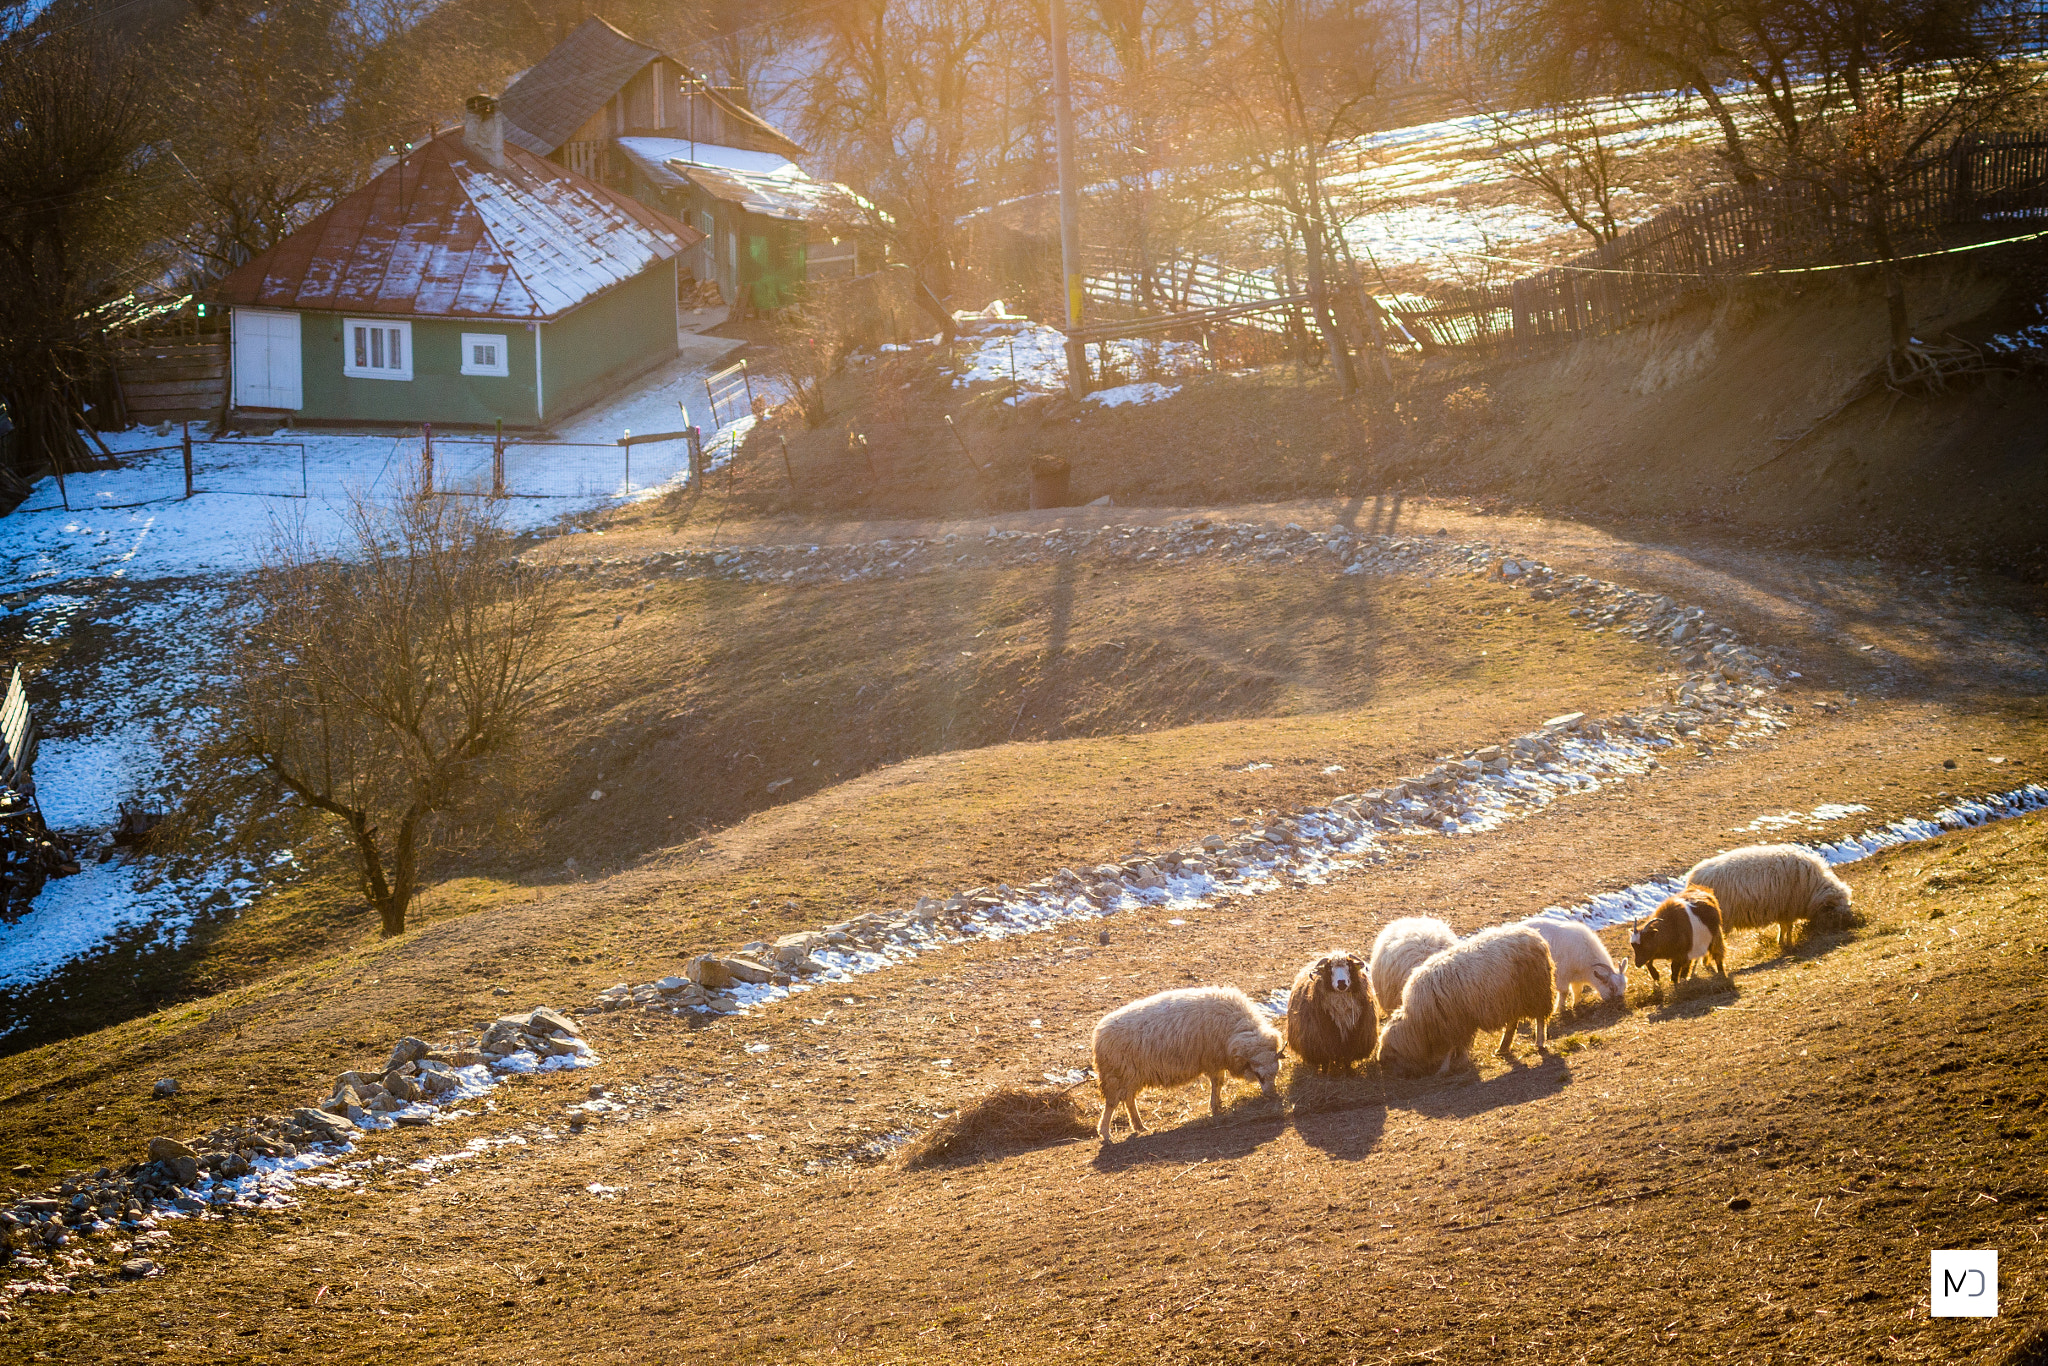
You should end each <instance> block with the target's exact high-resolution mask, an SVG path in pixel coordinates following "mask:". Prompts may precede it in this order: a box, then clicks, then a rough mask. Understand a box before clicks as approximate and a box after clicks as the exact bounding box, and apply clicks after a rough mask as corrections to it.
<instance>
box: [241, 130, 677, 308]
mask: <svg viewBox="0 0 2048 1366" xmlns="http://www.w3.org/2000/svg"><path fill="white" fill-rule="evenodd" d="M703 238H704V234H702V233H700V232H698V231H697V230H696V229H695V228H691V227H688V226H686V225H684V224H682V223H678V222H677V221H676V220H675V219H673V218H670V217H669V216H668V215H666V214H664V213H660V212H658V211H656V210H654V209H650V208H647V207H646V206H645V205H642V204H639V203H637V202H635V201H634V200H631V199H628V198H626V197H625V196H624V195H618V194H613V193H612V192H611V191H610V190H607V189H605V188H604V187H603V186H601V185H597V184H594V183H592V182H591V181H589V180H586V179H584V178H583V177H582V176H580V175H577V174H576V173H575V172H574V171H570V170H567V169H565V168H563V167H561V166H557V165H556V164H555V163H553V162H551V161H547V160H544V159H543V158H541V157H538V156H535V155H534V154H533V153H531V152H528V151H526V150H524V149H523V148H519V147H515V146H513V145H512V144H510V143H509V142H508V143H507V144H506V146H505V165H504V167H503V169H499V168H495V167H493V166H491V165H490V164H489V163H487V162H485V161H484V159H483V158H482V157H480V156H478V155H476V154H475V153H473V152H471V151H470V149H469V146H468V144H467V143H465V142H464V141H463V139H462V135H461V133H460V132H459V131H450V132H446V133H443V134H441V135H440V136H438V137H435V138H433V139H431V140H430V141H428V142H427V143H426V144H425V145H423V146H421V147H419V148H417V149H415V150H414V151H412V152H410V153H408V154H407V155H406V157H405V158H404V159H403V160H402V161H400V162H398V163H397V164H396V165H394V166H392V167H391V168H390V169H388V170H386V171H385V172H384V173H383V174H381V175H379V176H377V177H376V178H375V179H373V180H371V181H370V183H369V184H367V185H365V186H363V187H362V188H361V189H359V190H357V191H356V192H355V193H354V194H351V195H349V196H348V197H347V198H346V199H344V200H342V201H341V202H340V203H338V204H336V205H335V206H334V207H333V208H331V209H329V210H328V211H327V212H326V213H324V214H322V215H320V216H319V217H318V218H316V219H314V220H313V221H312V222H311V223H308V224H307V225H306V226H305V227H303V228H301V229H300V230H299V231H297V232H295V233H293V234H292V235H291V236H290V237H287V238H286V239H285V240H284V241H282V242H280V243H278V244H277V245H276V246H275V247H272V248H271V249H270V250H269V251H267V252H265V253H263V254H262V255H261V256H258V257H257V258H256V259H255V260H253V261H250V262H249V263H248V264H246V265H244V266H242V267H241V268H240V269H238V270H236V271H234V272H233V273H232V274H230V275H229V276H228V277H227V278H226V279H224V280H222V281H221V282H220V284H219V285H218V286H217V287H216V289H215V291H214V297H215V298H217V299H219V300H220V301H221V302H222V303H229V304H244V305H255V306H260V307H267V308H314V309H322V310H326V311H332V312H337V313H341V312H346V313H373V314H375V313H382V314H409V315H415V316H425V317H452V318H503V319H517V320H520V321H529V320H530V321H546V320H550V319H553V318H558V317H560V316H561V315H562V314H564V313H567V312H568V311H569V310H571V309H573V308H575V307H576V306H577V305H579V304H581V303H583V302H585V301H586V300H588V299H590V298H592V297H594V296H595V295H597V294H600V293H602V292H604V291H605V290H607V289H610V288H611V287H612V286H614V285H618V284H622V283H624V282H625V281H627V280H629V279H631V278H633V277H634V276H635V275H638V274H639V273H640V272H642V271H644V270H646V269H647V268H648V267H649V266H652V265H654V264H655V263H656V262H659V261H665V260H668V259H669V258H670V257H672V256H674V255H675V254H676V253H677V252H680V251H683V250H685V249H686V248H689V247H692V246H695V245H696V244H697V243H698V242H700V241H702V240H703Z"/></svg>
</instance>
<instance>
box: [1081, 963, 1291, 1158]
mask: <svg viewBox="0 0 2048 1366" xmlns="http://www.w3.org/2000/svg"><path fill="white" fill-rule="evenodd" d="M1282 1047H1284V1041H1283V1040H1282V1039H1281V1037H1280V1031H1279V1030H1277V1029H1275V1028H1273V1026H1272V1025H1270V1024H1267V1023H1266V1021H1265V1018H1264V1017H1263V1016H1262V1015H1261V1014H1260V1013H1259V1008H1258V1007H1257V1006H1255V1005H1253V1004H1252V1002H1251V998H1250V997H1248V996H1246V995H1245V994H1244V993H1243V992H1241V991H1239V990H1238V989H1237V988H1236V987H1185V988H1182V989H1180V990H1178V991H1162V992H1160V993H1159V994H1158V995H1156V996H1147V997H1146V998H1145V999H1143V1000H1142V1001H1132V1002H1131V1003H1130V1004H1128V1005H1122V1006H1118V1007H1117V1008H1116V1009H1115V1010H1112V1011H1110V1012H1109V1014H1107V1015H1105V1016H1103V1017H1102V1020H1101V1021H1100V1023H1098V1024H1097V1025H1096V1026H1095V1081H1096V1084H1097V1085H1098V1086H1100V1087H1101V1088H1102V1123H1101V1124H1099V1125H1098V1126H1096V1132H1098V1133H1099V1134H1101V1136H1102V1141H1103V1142H1105V1143H1107V1142H1109V1121H1110V1118H1111V1116H1113V1115H1114V1114H1115V1113H1116V1107H1117V1106H1119V1105H1121V1106H1123V1107H1124V1111H1125V1113H1126V1114H1128V1115H1129V1116H1130V1120H1131V1131H1132V1132H1133V1133H1143V1132H1145V1123H1144V1121H1143V1120H1141V1119H1139V1118H1138V1093H1139V1092H1140V1091H1142V1090H1144V1089H1145V1088H1146V1087H1148V1086H1184V1085H1186V1084H1187V1083H1188V1082H1191V1081H1193V1080H1195V1079H1196V1078H1197V1077H1207V1078H1208V1079H1209V1113H1210V1114H1212V1115H1219V1114H1221V1113H1223V1074H1224V1073H1226V1072H1228V1073H1229V1074H1230V1075H1232V1076H1234V1077H1240V1078H1243V1079H1244V1080H1246V1081H1257V1082H1258V1083H1259V1089H1260V1090H1262V1091H1264V1092H1265V1093H1266V1098H1267V1099H1268V1100H1278V1099H1279V1098H1280V1093H1279V1092H1278V1091H1277V1090H1275V1089H1274V1087H1273V1080H1274V1078H1275V1077H1277V1076H1279V1074H1280V1050H1281V1048H1282Z"/></svg>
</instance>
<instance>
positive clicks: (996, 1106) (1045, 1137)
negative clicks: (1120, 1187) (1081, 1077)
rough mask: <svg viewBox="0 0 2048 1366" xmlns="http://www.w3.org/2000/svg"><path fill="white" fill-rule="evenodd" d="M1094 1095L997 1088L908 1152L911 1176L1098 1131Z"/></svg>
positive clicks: (1074, 1088) (942, 1123)
mask: <svg viewBox="0 0 2048 1366" xmlns="http://www.w3.org/2000/svg"><path fill="white" fill-rule="evenodd" d="M1090 1100H1091V1096H1090V1093H1088V1092H1086V1091H1084V1090H1082V1089H1081V1087H1079V1086H1069V1087H1065V1088H1063V1089H1054V1088H1052V1087H1049V1086H997V1087H995V1088H994V1089H993V1090H991V1091H989V1092H988V1093H987V1094H986V1095H984V1096H982V1098H981V1099H979V1100H977V1101H975V1102H974V1103H973V1104H971V1105H963V1106H961V1107H960V1109H959V1110H958V1111H957V1112H955V1113H954V1115H953V1116H952V1117H951V1118H949V1119H945V1120H941V1121H940V1122H939V1123H938V1124H937V1125H935V1126H933V1128H932V1130H931V1132H930V1133H928V1134H926V1135H925V1136H924V1137H923V1138H920V1139H918V1140H917V1141H916V1142H915V1143H913V1144H911V1145H910V1146H909V1147H908V1148H907V1149H905V1154H904V1159H903V1165H904V1166H905V1167H908V1168H909V1169H910V1170H912V1171H919V1170H922V1169H924V1168H927V1167H952V1166H960V1165H963V1164H966V1163H969V1162H985V1161H987V1160H988V1159H990V1158H993V1157H1001V1156H1004V1155H1006V1154H1009V1153H1017V1152H1023V1151H1025V1150H1026V1149H1030V1148H1042V1147H1044V1146H1046V1145H1047V1144H1049V1143H1058V1142H1061V1141H1063V1140H1066V1139H1075V1138H1086V1137H1088V1136H1089V1135H1090V1134H1092V1133H1094V1132H1095V1110H1094V1106H1093V1105H1092V1104H1091V1103H1090Z"/></svg>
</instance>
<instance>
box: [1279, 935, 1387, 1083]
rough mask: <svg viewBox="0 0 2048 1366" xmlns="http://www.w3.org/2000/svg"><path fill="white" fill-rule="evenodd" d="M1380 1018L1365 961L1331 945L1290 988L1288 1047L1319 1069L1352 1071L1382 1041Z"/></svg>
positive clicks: (1295, 979)
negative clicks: (1375, 1008) (1366, 982)
mask: <svg viewBox="0 0 2048 1366" xmlns="http://www.w3.org/2000/svg"><path fill="white" fill-rule="evenodd" d="M1379 1039H1380V1029H1379V1017H1378V1015H1377V1014H1376V1013H1375V1012H1374V1010H1373V1008H1372V996H1371V994H1370V993H1369V992H1368V991H1367V990H1366V986H1365V964H1364V963H1362V962H1360V961H1359V960H1358V956H1357V955H1356V954H1354V953H1351V952H1349V951H1348V950H1345V949H1331V950H1330V951H1329V952H1328V953H1326V954H1324V955H1323V956H1322V957H1320V958H1318V959H1316V960H1315V961H1314V962H1312V963H1310V964H1308V965H1307V966H1306V967H1304V968H1302V970H1301V971H1300V972H1298V973H1296V974H1295V975H1294V985H1293V986H1292V987H1290V988H1289V989H1288V992H1287V1046H1288V1047H1289V1048H1291V1049H1293V1050H1294V1052H1295V1054H1296V1055H1297V1056H1299V1057H1300V1058H1301V1060H1302V1061H1303V1062H1305V1063H1307V1064H1308V1065H1309V1066H1311V1067H1313V1068H1315V1069H1316V1070H1317V1071H1319V1072H1322V1071H1330V1070H1333V1069H1334V1070H1337V1071H1343V1072H1349V1071H1350V1070H1351V1066H1352V1064H1353V1063H1356V1062H1358V1061H1360V1060H1361V1059H1364V1058H1370V1057H1371V1056H1372V1054H1373V1049H1374V1048H1376V1047H1377V1046H1378V1045H1379Z"/></svg>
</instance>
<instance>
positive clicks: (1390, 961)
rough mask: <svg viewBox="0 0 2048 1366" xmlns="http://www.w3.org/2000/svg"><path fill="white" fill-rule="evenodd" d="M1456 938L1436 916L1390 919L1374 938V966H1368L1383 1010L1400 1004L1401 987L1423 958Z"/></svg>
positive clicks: (1388, 1011)
mask: <svg viewBox="0 0 2048 1366" xmlns="http://www.w3.org/2000/svg"><path fill="white" fill-rule="evenodd" d="M1457 942H1458V936H1457V935H1455V934H1453V933H1451V927H1450V926H1449V925H1446V924H1444V922H1443V921H1441V920H1438V919H1437V918H1436V917H1434V916H1428V915H1410V916H1403V917H1402V918H1401V919H1399V920H1393V921H1389V922H1388V923H1387V925H1386V927H1385V928H1384V929H1382V930H1381V931H1380V932H1379V936H1378V937H1377V938H1375V939H1374V940H1373V941H1372V957H1371V959H1370V964H1371V966H1369V967H1368V968H1367V969H1366V971H1367V974H1368V975H1369V976H1370V977H1371V978H1372V997H1373V999H1374V1000H1375V1001H1378V1002H1379V1003H1380V1013H1381V1014H1383V1015H1392V1014H1393V1013H1394V1011H1395V1010H1397V1009H1398V1008H1399V1007H1400V1005H1401V988H1402V987H1403V986H1404V985H1406V984H1407V981H1408V974H1410V973H1412V972H1414V971H1415V969H1416V968H1418V967H1420V966H1422V960H1423V959H1425V958H1427V957H1429V956H1430V955H1431V954H1433V953H1438V952H1441V951H1442V950H1444V949H1447V948H1449V947H1450V946H1451V945H1453V944H1455V943H1457Z"/></svg>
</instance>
